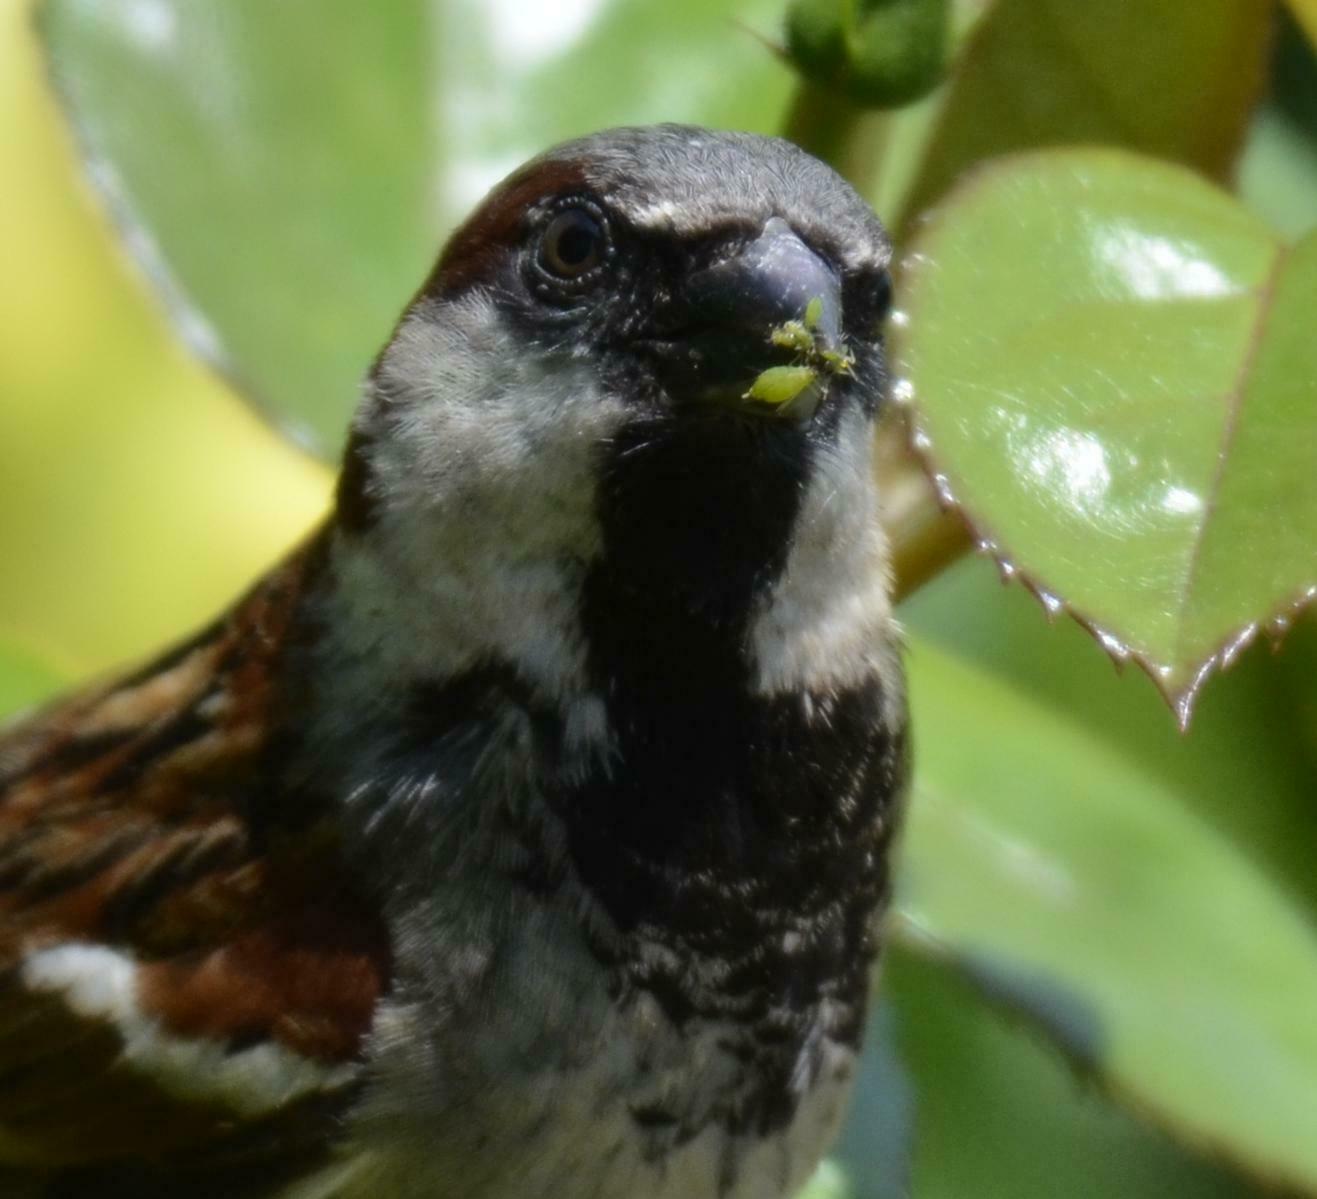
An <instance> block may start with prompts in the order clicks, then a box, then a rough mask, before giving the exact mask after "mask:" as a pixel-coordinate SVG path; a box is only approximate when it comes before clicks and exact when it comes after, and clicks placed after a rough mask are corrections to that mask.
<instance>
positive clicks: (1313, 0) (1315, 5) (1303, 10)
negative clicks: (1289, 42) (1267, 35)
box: [1288, 0, 1317, 46]
mask: <svg viewBox="0 0 1317 1199" xmlns="http://www.w3.org/2000/svg"><path fill="white" fill-rule="evenodd" d="M1288 2H1289V6H1290V11H1291V12H1292V13H1293V14H1294V16H1295V17H1296V18H1297V19H1298V22H1299V24H1300V25H1302V26H1303V29H1304V32H1306V33H1307V35H1308V40H1309V41H1310V42H1312V44H1313V45H1314V46H1317V0H1288Z"/></svg>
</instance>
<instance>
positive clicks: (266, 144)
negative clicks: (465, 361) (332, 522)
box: [40, 0, 790, 454]
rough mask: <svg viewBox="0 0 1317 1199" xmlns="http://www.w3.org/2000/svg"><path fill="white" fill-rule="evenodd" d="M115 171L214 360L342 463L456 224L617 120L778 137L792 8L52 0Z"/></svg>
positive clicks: (62, 70)
mask: <svg viewBox="0 0 1317 1199" xmlns="http://www.w3.org/2000/svg"><path fill="white" fill-rule="evenodd" d="M40 12H41V16H42V22H41V27H42V30H43V33H44V36H45V41H46V45H47V49H48V53H49V55H50V58H51V61H52V63H53V68H54V74H55V77H56V80H57V81H58V84H59V89H60V92H61V94H62V96H63V98H64V100H65V103H66V105H67V107H68V109H69V111H70V113H71V114H72V117H73V120H74V123H75V125H76V127H77V131H78V134H79V137H80V140H81V142H82V145H83V147H84V149H85V151H86V153H87V155H88V156H89V158H90V160H91V164H92V176H93V179H94V180H95V181H96V183H97V184H98V185H99V187H100V188H101V190H102V191H103V192H104V193H105V195H106V197H107V199H108V200H109V202H110V203H111V206H112V207H113V209H114V211H115V213H116V215H117V217H118V218H119V220H120V222H121V223H122V224H123V225H124V226H125V228H126V230H127V240H128V245H129V247H130V249H131V250H132V251H133V252H134V253H135V254H136V255H137V256H138V257H139V258H140V259H141V260H142V261H143V262H144V264H145V265H146V267H147V269H148V271H149V273H150V275H151V278H152V279H153V281H154V282H155V283H156V285H157V287H158V288H159V289H160V290H161V292H162V293H163V295H164V297H165V298H166V300H167V301H168V302H169V304H170V306H171V308H172V309H173V311H174V313H175V315H176V317H177V319H178V322H179V325H180V328H181V329H182V331H183V333H184V334H185V335H186V336H187V338H188V340H189V341H190V342H191V344H192V345H193V347H194V348H196V349H198V350H200V351H201V352H202V353H203V354H204V355H205V356H206V357H207V358H209V359H211V360H212V361H214V362H216V363H218V364H219V366H220V367H221V368H222V369H223V370H224V371H225V372H226V373H228V374H229V375H230V376H232V378H233V379H234V380H235V381H236V382H237V383H238V384H239V386H240V387H241V389H242V390H243V391H244V392H246V393H247V394H248V395H249V396H251V397H253V398H254V399H255V400H256V401H257V402H258V403H259V404H260V406H261V407H262V409H263V410H265V411H266V412H268V413H271V414H273V415H274V416H276V417H277V418H278V419H279V420H281V421H282V422H284V423H285V424H286V425H287V426H288V427H289V428H290V429H292V430H293V431H294V432H295V433H296V434H297V435H298V436H299V437H300V439H302V440H303V441H304V442H307V443H309V444H311V445H312V446H314V447H315V448H316V449H317V450H319V451H321V452H322V453H326V454H331V453H334V452H336V450H337V448H338V447H339V445H340V443H341V441H342V437H343V432H344V429H345V428H346V424H347V419H348V416H349V414H350V412H351V410H352V408H353V406H354V403H355V400H356V396H357V389H358V383H359V380H360V378H361V376H362V374H363V372H364V371H365V370H366V368H367V366H368V365H369V363H370V360H371V358H372V356H373V355H374V353H375V351H376V350H377V349H378V348H379V346H380V344H381V343H382V341H383V340H384V339H385V338H386V337H387V336H388V333H389V330H390V328H391V326H392V323H393V321H394V319H395V318H396V317H397V314H398V312H399V311H400V310H401V308H402V306H403V305H404V304H405V303H406V302H407V300H408V298H409V297H410V296H411V294H412V293H413V292H414V291H415V289H416V288H417V286H418V285H419V284H420V283H421V281H422V280H423V279H424V278H425V276H426V274H427V273H428V271H429V268H430V265H431V263H432V261H433V258H434V255H435V251H436V248H437V246H438V244H439V242H440V240H441V238H442V236H443V234H444V232H445V231H446V230H448V229H449V228H451V227H452V225H453V224H454V223H455V222H456V221H457V220H458V219H459V218H460V217H461V216H462V215H463V214H464V213H465V212H466V211H467V209H468V208H469V207H470V205H471V204H472V203H473V202H474V201H475V200H477V199H478V198H479V196H480V195H481V194H482V193H483V191H484V190H485V189H486V188H487V187H488V186H489V185H490V184H491V183H493V182H494V181H495V180H496V179H497V178H499V177H500V176H501V175H503V174H504V173H506V172H507V171H508V170H509V169H511V168H512V167H514V166H515V165H516V164H517V163H518V162H519V161H521V160H522V159H524V158H526V157H528V156H530V155H531V154H533V153H535V152H537V151H539V150H541V149H543V148H545V147H546V146H547V145H549V144H550V143H552V142H555V141H558V140H560V139H562V138H564V137H568V136H573V135H576V134H580V133H584V132H587V131H589V130H591V129H595V128H598V127H600V126H604V125H609V124H621V123H633V122H645V121H655V120H687V121H698V122H705V123H710V124H724V125H731V126H736V127H742V128H754V129H761V130H765V131H767V130H770V129H772V128H774V127H775V126H776V124H777V122H778V117H779V114H780V111H781V109H782V106H783V104H784V102H785V96H786V91H787V89H788V87H789V85H790V75H789V72H788V71H787V69H786V67H785V66H784V65H782V64H781V63H780V62H778V61H777V60H776V59H775V58H774V57H773V56H772V55H771V54H770V53H769V52H768V51H767V50H766V49H765V48H764V46H763V45H762V44H760V42H759V41H757V40H756V38H755V37H754V36H753V35H751V34H750V33H748V32H747V31H746V30H745V29H744V28H741V27H739V26H738V24H737V20H738V19H742V20H744V21H745V22H747V23H749V24H752V25H757V26H759V27H761V28H768V27H771V24H772V22H774V21H775V20H776V19H777V18H778V16H779V15H780V13H779V10H778V5H777V3H776V0H716V2H714V3H709V2H708V0H680V2H678V3H673V4H667V5H664V6H661V7H655V6H653V5H650V4H646V3H643V2H642V0H580V2H579V3H574V4H572V5H571V6H569V7H568V8H566V9H564V8H562V7H561V6H556V7H555V6H553V5H548V6H537V5H517V4H512V3H497V4H484V3H477V2H476V0H448V2H447V3H440V2H438V0H397V2H396V3H392V4H388V5H369V4H361V3H359V0H280V3H278V4H271V3H269V2H268V0H220V2H211V3H190V2H185V0H132V2H131V3H122V4H105V3H102V0H45V2H44V3H43V5H42V7H41V9H40Z"/></svg>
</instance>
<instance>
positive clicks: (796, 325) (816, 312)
mask: <svg viewBox="0 0 1317 1199" xmlns="http://www.w3.org/2000/svg"><path fill="white" fill-rule="evenodd" d="M822 319H823V297H822V296H815V297H814V298H813V299H812V300H810V302H809V303H808V304H806V305H805V312H804V315H803V317H802V319H800V320H798V321H795V320H793V321H783V322H782V324H780V325H778V326H777V328H776V329H774V330H773V331H772V333H771V334H770V335H769V336H770V339H771V340H772V342H773V344H774V345H775V346H777V347H779V348H780V349H783V350H790V351H791V352H792V353H793V354H795V355H796V356H797V357H798V358H799V359H800V365H802V366H808V367H810V368H811V369H812V370H814V372H815V373H816V374H817V373H818V372H820V371H824V372H826V373H828V374H830V375H849V374H850V373H851V369H852V367H854V365H855V356H854V355H853V354H849V353H847V352H846V350H844V349H840V350H833V349H828V348H827V347H826V346H824V345H823V343H822V338H821V337H820V336H819V333H818V327H819V322H820V321H821V320H822ZM772 369H774V370H777V369H781V368H777V367H774V368H772Z"/></svg>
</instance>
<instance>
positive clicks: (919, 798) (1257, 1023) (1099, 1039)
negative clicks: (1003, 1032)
mask: <svg viewBox="0 0 1317 1199" xmlns="http://www.w3.org/2000/svg"><path fill="white" fill-rule="evenodd" d="M912 697H913V704H914V720H915V726H916V727H917V728H918V729H919V731H920V744H921V747H922V752H921V756H920V759H919V768H918V773H917V783H916V792H915V796H914V802H913V806H912V811H911V819H910V823H909V828H908V830H907V836H906V843H905V854H906V857H905V872H904V876H903V880H902V886H901V891H900V895H901V913H902V916H903V920H904V924H903V928H904V930H905V936H906V937H907V938H908V941H909V943H910V944H912V945H913V946H915V947H917V948H919V949H920V950H921V951H923V952H926V953H929V954H931V955H933V956H934V957H937V958H941V959H946V960H949V961H951V962H953V963H954V964H955V965H956V966H957V968H958V969H959V970H960V971H961V972H962V973H963V974H964V975H965V976H967V977H968V978H969V979H970V980H971V981H972V982H973V983H974V984H975V985H976V986H977V987H978V988H979V990H980V991H981V992H983V993H984V994H986V995H987V996H989V997H990V998H992V999H993V1000H994V1001H996V1002H998V1003H999V1004H1001V1005H1002V1006H1004V1007H1006V1008H1008V1009H1010V1010H1012V1011H1014V1012H1017V1013H1019V1014H1020V1015H1022V1016H1023V1017H1025V1018H1026V1019H1028V1020H1029V1021H1031V1022H1032V1023H1033V1024H1034V1025H1035V1026H1036V1027H1038V1028H1039V1029H1040V1030H1042V1031H1043V1032H1044V1033H1046V1034H1047V1035H1048V1036H1049V1037H1051V1038H1052V1039H1053V1040H1054V1041H1055V1042H1056V1043H1058V1044H1059V1045H1061V1046H1062V1047H1064V1048H1065V1050H1066V1051H1067V1053H1068V1055H1069V1056H1070V1057H1071V1059H1072V1060H1073V1061H1074V1063H1075V1064H1076V1065H1077V1066H1078V1067H1079V1068H1080V1069H1081V1070H1082V1071H1084V1072H1085V1073H1087V1074H1090V1075H1091V1076H1093V1077H1094V1078H1096V1079H1097V1080H1098V1081H1099V1082H1100V1083H1101V1084H1102V1085H1103V1086H1105V1087H1107V1088H1108V1089H1110V1090H1111V1091H1112V1092H1113V1093H1115V1094H1116V1095H1117V1096H1118V1097H1121V1098H1124V1099H1126V1100H1128V1101H1130V1102H1131V1103H1133V1104H1134V1105H1135V1106H1136V1107H1137V1108H1138V1109H1139V1110H1140V1111H1142V1112H1144V1113H1146V1114H1149V1115H1151V1116H1153V1117H1155V1118H1156V1119H1158V1120H1159V1121H1161V1122H1162V1123H1164V1124H1165V1125H1166V1126H1167V1127H1169V1128H1170V1129H1172V1130H1174V1131H1175V1132H1176V1133H1177V1134H1178V1135H1179V1136H1181V1137H1183V1138H1184V1139H1185V1140H1186V1141H1187V1142H1189V1143H1190V1144H1192V1145H1196V1146H1201V1147H1204V1148H1211V1149H1212V1150H1214V1151H1215V1152H1218V1153H1220V1154H1221V1155H1222V1156H1224V1157H1227V1158H1228V1159H1230V1160H1232V1161H1233V1162H1235V1163H1237V1164H1238V1165H1240V1166H1242V1167H1245V1168H1247V1169H1249V1170H1250V1171H1252V1172H1254V1173H1256V1174H1257V1175H1258V1176H1259V1177H1262V1178H1268V1179H1275V1180H1279V1181H1283V1182H1284V1183H1286V1184H1287V1185H1290V1186H1292V1187H1295V1188H1297V1189H1299V1190H1301V1191H1302V1192H1303V1193H1305V1194H1306V1193H1314V1194H1317V1104H1314V1097H1315V1096H1317V1021H1314V1020H1313V1019H1312V1013H1313V1012H1314V1011H1317V931H1315V930H1314V927H1313V926H1312V924H1310V923H1309V922H1307V921H1306V920H1305V919H1304V918H1303V917H1302V916H1301V915H1300V914H1299V913H1298V911H1297V910H1296V908H1295V906H1294V904H1293V901H1292V900H1291V899H1289V897H1288V896H1287V895H1286V893H1285V892H1284V891H1282V890H1280V889H1279V888H1277V887H1275V886H1274V885H1273V884H1271V883H1270V882H1269V881H1268V880H1267V879H1266V877H1265V876H1263V875H1262V874H1261V873H1260V872H1259V870H1258V869H1257V867H1256V866H1254V865H1253V863H1252V862H1251V860H1250V859H1249V858H1248V857H1247V855H1246V854H1245V853H1244V852H1242V851H1241V850H1240V849H1239V848H1238V847H1236V846H1234V845H1232V844H1231V843H1230V842H1228V841H1227V840H1225V839H1224V838H1223V837H1221V836H1220V835H1219V834H1218V833H1216V832H1215V831H1214V830H1212V829H1211V828H1210V827H1209V826H1208V825H1207V824H1206V823H1205V822H1204V821H1203V820H1201V819H1200V818H1199V817H1197V816H1195V815H1194V814H1193V812H1192V811H1191V810H1190V809H1189V808H1188V807H1186V806H1185V805H1184V803H1183V802H1182V801H1181V799H1180V798H1179V797H1178V796H1177V795H1176V794H1175V793H1174V792H1173V791H1172V790H1171V789H1170V788H1168V787H1167V786H1166V785H1164V784H1163V783H1161V782H1159V781H1157V780H1155V779H1154V778H1152V777H1150V776H1149V775H1148V774H1146V773H1145V772H1143V771H1140V770H1138V769H1135V768H1133V767H1132V766H1130V765H1129V764H1128V762H1126V761H1125V759H1124V758H1123V757H1122V756H1121V755H1120V754H1119V753H1118V752H1115V751H1113V750H1112V748H1111V747H1110V746H1109V745H1107V744H1106V743H1104V742H1103V741H1101V740H1099V739H1097V738H1095V737H1093V736H1092V735H1091V734H1089V733H1088V732H1087V731H1085V730H1083V729H1082V728H1081V727H1079V726H1074V725H1071V724H1070V723H1068V722H1067V721H1065V720H1064V719H1062V718H1060V717H1058V716H1056V715H1054V714H1052V712H1051V711H1050V710H1049V708H1047V707H1046V706H1045V705H1043V704H1041V703H1039V702H1037V701H1035V700H1031V699H1028V698H1026V697H1024V696H1023V695H1021V694H1018V693H1016V692H1014V691H1013V690H1012V689H1011V688H1009V687H1007V686H1005V685H1003V684H1002V683H1000V682H999V681H996V680H994V679H992V678H990V677H987V676H985V675H983V674H981V673H980V672H977V671H975V670H972V669H969V668H967V667H965V666H963V665H960V664H958V663H957V662H955V661H954V660H953V659H950V658H948V657H946V656H944V655H942V654H941V653H939V652H938V651H934V650H932V649H930V648H928V647H927V646H925V645H922V644H919V645H917V646H916V649H915V652H914V654H913V661H912ZM940 747H946V749H945V750H941V749H940Z"/></svg>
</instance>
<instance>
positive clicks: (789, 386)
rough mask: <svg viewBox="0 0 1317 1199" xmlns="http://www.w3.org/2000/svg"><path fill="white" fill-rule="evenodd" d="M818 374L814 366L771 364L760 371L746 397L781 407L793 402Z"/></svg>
mask: <svg viewBox="0 0 1317 1199" xmlns="http://www.w3.org/2000/svg"><path fill="white" fill-rule="evenodd" d="M818 375H819V373H818V371H817V370H815V369H814V367H812V366H770V367H769V368H768V369H767V370H763V371H760V372H759V377H758V378H757V379H755V381H754V383H752V384H751V385H750V390H749V391H747V392H746V393H745V398H746V399H747V400H759V401H760V402H761V403H764V404H772V405H774V407H781V406H782V405H784V404H789V403H791V401H792V400H794V399H795V398H796V397H797V396H798V395H800V393H801V392H802V391H804V390H805V388H807V387H808V386H809V385H810V384H811V383H813V382H814V380H815V379H817V378H818Z"/></svg>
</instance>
